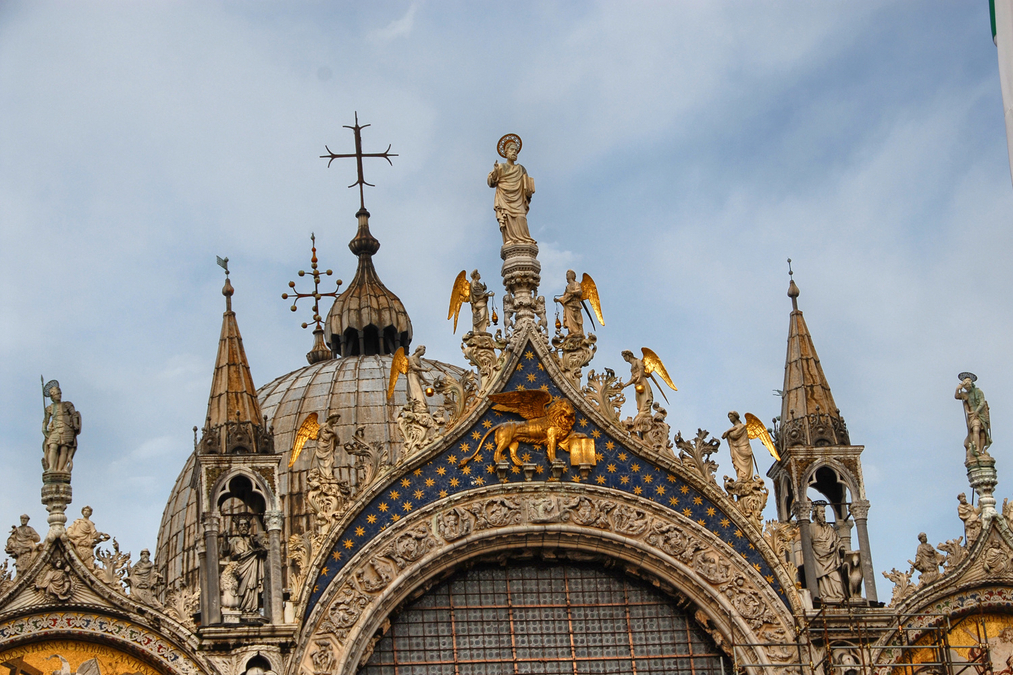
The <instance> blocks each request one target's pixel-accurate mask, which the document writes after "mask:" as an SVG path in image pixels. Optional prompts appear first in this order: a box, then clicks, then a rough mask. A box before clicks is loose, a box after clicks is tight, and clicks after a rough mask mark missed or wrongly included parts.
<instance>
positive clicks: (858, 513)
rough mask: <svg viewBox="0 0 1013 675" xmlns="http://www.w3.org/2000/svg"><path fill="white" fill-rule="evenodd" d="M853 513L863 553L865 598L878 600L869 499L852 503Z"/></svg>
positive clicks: (859, 548)
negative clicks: (871, 542) (869, 523)
mask: <svg viewBox="0 0 1013 675" xmlns="http://www.w3.org/2000/svg"><path fill="white" fill-rule="evenodd" d="M850 509H851V515H852V517H853V518H854V519H855V529H857V530H858V550H859V551H860V552H861V554H862V580H863V581H864V582H865V599H866V600H868V601H869V602H878V601H879V596H878V595H877V594H876V570H875V569H874V568H873V566H872V549H871V548H869V528H868V525H867V523H868V520H869V500H867V499H861V500H858V501H855V502H852V504H851V507H850Z"/></svg>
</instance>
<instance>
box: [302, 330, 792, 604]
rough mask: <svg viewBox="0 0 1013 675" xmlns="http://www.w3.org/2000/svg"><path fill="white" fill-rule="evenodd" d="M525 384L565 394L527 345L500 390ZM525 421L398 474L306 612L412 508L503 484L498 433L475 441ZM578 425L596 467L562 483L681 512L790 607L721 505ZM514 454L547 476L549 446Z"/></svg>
mask: <svg viewBox="0 0 1013 675" xmlns="http://www.w3.org/2000/svg"><path fill="white" fill-rule="evenodd" d="M524 389H541V390H543V391H547V392H549V393H550V394H551V395H552V396H553V398H554V399H555V398H558V397H560V396H562V392H560V390H559V388H558V387H557V386H556V384H555V383H554V382H553V381H552V379H551V378H550V377H549V376H548V374H547V373H546V371H545V366H544V365H542V363H541V361H540V359H539V358H538V355H537V353H536V352H535V350H534V349H533V348H532V347H531V345H530V344H529V345H527V347H526V348H525V349H524V351H523V352H522V356H521V359H520V361H519V362H518V363H517V365H516V367H515V371H514V373H513V374H512V375H511V376H510V379H509V380H508V383H507V386H506V387H504V389H503V391H519V390H524ZM520 419H521V417H520V416H519V415H515V414H513V413H505V412H499V411H496V410H492V409H490V410H487V411H486V413H485V414H484V415H483V416H482V417H481V418H480V419H479V420H478V421H477V422H475V423H474V425H473V426H472V427H471V428H469V429H468V430H467V431H466V432H464V433H463V434H462V435H461V437H460V439H459V442H458V443H456V444H455V445H454V446H451V447H450V448H448V449H447V450H445V451H444V452H442V453H441V454H439V455H436V456H434V457H432V458H431V459H430V460H429V461H428V462H426V463H425V464H423V465H422V466H419V467H417V468H415V469H413V470H411V471H406V472H405V473H403V474H401V475H399V476H397V477H396V478H394V479H393V480H392V481H391V482H390V483H389V484H388V485H387V487H386V488H385V489H384V491H383V492H382V493H380V494H379V495H378V496H377V497H375V498H374V499H373V500H372V501H371V502H369V503H368V504H366V506H365V507H364V508H363V509H362V511H361V512H360V513H359V514H358V515H357V516H356V517H355V519H354V520H352V521H351V522H350V523H349V524H348V526H347V527H345V529H344V531H343V532H342V533H341V536H340V537H339V538H338V541H337V543H336V544H335V547H334V548H333V549H332V550H331V552H330V554H329V558H328V561H327V564H326V565H325V566H324V567H323V568H322V569H321V573H320V575H319V576H318V577H317V578H316V579H315V580H314V582H313V590H312V593H311V595H310V599H309V603H308V604H307V606H306V614H305V616H306V617H307V618H308V617H309V615H310V613H311V612H312V611H313V608H314V607H315V606H316V604H317V602H318V601H319V600H320V597H321V596H322V595H323V594H324V592H325V591H326V589H327V586H328V585H329V584H330V583H331V581H333V579H334V578H335V577H336V576H337V575H338V573H339V572H340V571H341V570H342V568H343V567H344V566H345V564H346V563H347V562H348V561H349V560H350V559H351V558H352V557H354V556H355V554H356V553H357V552H358V551H359V549H361V548H362V547H363V546H365V545H366V544H367V543H369V542H370V541H371V540H372V539H373V538H374V537H375V536H376V535H378V534H379V533H380V532H382V531H384V530H385V529H387V527H388V526H391V525H394V524H395V523H397V522H398V521H399V520H401V519H402V518H404V517H407V516H408V515H410V514H411V512H412V511H416V510H418V509H421V508H423V507H425V506H428V505H429V504H432V503H433V502H435V501H438V500H440V499H444V498H446V497H449V496H450V495H453V494H458V493H461V492H464V491H466V490H473V489H476V488H481V487H482V486H484V485H495V484H497V483H499V482H500V481H499V477H498V476H497V474H496V466H495V464H494V463H493V450H494V449H495V446H494V443H493V436H494V434H489V436H488V437H487V438H486V439H485V441H484V445H483V447H482V449H481V450H480V451H479V452H478V453H476V452H475V451H476V449H477V444H478V443H479V441H481V440H482V438H483V436H485V434H486V432H488V431H489V430H490V429H492V428H493V427H495V426H496V425H497V424H500V423H501V422H506V421H514V420H520ZM573 430H574V431H575V432H580V433H582V434H584V435H586V436H588V437H589V438H591V439H593V440H594V446H595V455H596V460H597V463H596V465H595V466H593V467H591V472H590V474H589V475H588V476H587V478H586V479H585V478H582V477H581V475H580V472H579V470H578V469H577V467H571V466H570V465H569V462H568V461H567V462H566V468H565V470H564V472H563V475H562V478H561V479H560V480H562V481H567V482H573V483H579V482H586V483H590V484H592V485H597V486H600V487H606V488H611V489H613V490H619V491H622V492H626V493H629V494H632V495H636V496H638V497H641V498H643V499H647V500H649V501H652V502H655V503H656V504H660V505H662V506H664V507H666V508H669V509H672V510H674V511H677V512H679V513H681V514H682V515H683V516H685V517H686V518H689V519H690V520H693V521H695V522H696V523H697V524H698V525H700V526H701V527H704V528H706V529H708V530H710V531H711V532H713V533H714V534H716V535H717V536H718V537H719V538H720V539H721V540H722V541H724V542H725V543H726V544H728V545H729V546H731V547H732V548H733V549H734V550H735V551H736V552H738V553H739V554H740V555H741V556H742V557H743V558H745V559H746V561H747V562H748V563H749V564H750V565H752V566H753V568H754V569H756V571H758V572H759V573H760V574H761V575H762V576H763V578H764V579H766V581H767V583H769V584H770V585H771V586H772V587H773V588H774V591H775V592H776V593H778V595H779V596H780V597H781V599H782V600H783V601H784V603H785V605H788V599H787V598H786V597H785V595H784V590H783V589H782V588H781V586H780V584H779V582H778V581H777V577H776V576H775V575H774V572H773V570H771V568H770V566H769V565H768V564H767V562H766V561H765V560H764V559H763V557H762V556H761V555H760V553H759V552H758V551H757V550H756V548H755V547H754V546H753V544H752V543H751V542H750V541H749V540H748V539H747V538H746V535H745V533H744V532H742V531H741V530H739V529H737V528H736V527H735V525H734V524H733V521H732V519H731V518H730V517H729V516H728V514H727V513H725V512H723V511H722V510H721V508H720V507H719V506H718V505H717V504H714V503H712V502H711V501H710V500H709V499H708V498H707V497H706V496H705V495H703V494H701V493H700V492H698V491H697V490H695V489H694V488H693V487H692V486H691V485H689V484H687V483H686V482H685V481H683V480H681V479H680V478H679V477H678V476H677V475H676V474H674V473H672V472H671V471H668V470H666V469H664V468H662V467H660V466H657V465H656V464H654V463H652V462H651V461H649V460H647V459H644V458H643V457H641V456H640V455H638V454H636V453H635V452H633V451H631V450H630V449H629V448H628V447H626V446H624V445H623V444H622V443H621V442H620V441H618V440H616V439H615V438H613V437H611V436H609V435H608V434H606V433H605V431H604V430H603V429H601V428H600V427H599V426H598V425H597V424H595V423H594V421H592V420H591V419H589V418H587V417H585V416H584V415H582V414H581V413H580V412H579V411H578V412H577V421H576V424H575V425H574V428H573ZM517 454H518V455H519V456H520V457H521V459H523V460H524V461H525V462H528V461H530V462H532V463H535V464H536V467H535V475H534V480H535V481H545V480H547V479H548V478H549V476H550V466H549V461H548V459H547V457H546V452H545V448H544V447H542V446H537V445H530V444H527V443H521V444H520V447H519V448H518V450H517ZM472 455H474V459H470V460H469V461H468V462H467V463H466V464H465V465H464V466H461V460H462V459H465V458H470V457H471V456H472ZM504 455H505V456H506V457H507V459H508V461H509V451H506V450H505V451H504ZM557 459H563V460H564V461H565V460H567V459H568V456H567V453H566V451H564V450H562V449H557ZM506 480H507V482H510V483H522V482H524V473H523V471H522V470H521V467H519V466H514V465H513V463H512V462H511V469H510V472H509V473H508V474H507V479H506ZM789 607H790V605H789Z"/></svg>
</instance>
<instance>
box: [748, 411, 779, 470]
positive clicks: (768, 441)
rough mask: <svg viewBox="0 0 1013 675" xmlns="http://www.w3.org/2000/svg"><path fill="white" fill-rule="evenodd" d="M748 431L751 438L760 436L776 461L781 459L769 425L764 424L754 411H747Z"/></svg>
mask: <svg viewBox="0 0 1013 675" xmlns="http://www.w3.org/2000/svg"><path fill="white" fill-rule="evenodd" d="M746 433H747V434H749V437H750V438H759V439H760V442H761V443H763V444H764V445H765V446H767V450H768V451H770V455H771V457H773V458H774V460H775V461H778V462H779V461H781V458H780V457H779V456H778V454H777V448H775V447H774V439H773V438H771V437H770V432H768V431H767V427H765V426H764V425H763V422H761V421H760V418H759V417H757V416H756V415H754V414H753V413H746Z"/></svg>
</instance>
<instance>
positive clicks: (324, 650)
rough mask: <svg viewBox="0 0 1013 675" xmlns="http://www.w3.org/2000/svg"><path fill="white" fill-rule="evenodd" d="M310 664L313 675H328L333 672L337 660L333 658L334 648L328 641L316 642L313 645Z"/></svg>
mask: <svg viewBox="0 0 1013 675" xmlns="http://www.w3.org/2000/svg"><path fill="white" fill-rule="evenodd" d="M310 663H311V664H312V665H313V675H330V674H331V673H333V672H334V670H335V666H336V665H337V659H335V658H334V647H333V646H331V643H330V642H329V641H327V640H317V641H316V642H314V643H313V651H312V652H311V653H310Z"/></svg>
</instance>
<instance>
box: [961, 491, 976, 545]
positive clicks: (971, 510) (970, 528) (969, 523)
mask: <svg viewBox="0 0 1013 675" xmlns="http://www.w3.org/2000/svg"><path fill="white" fill-rule="evenodd" d="M957 502H958V504H957V517H959V518H960V519H961V520H962V521H963V522H964V541H965V543H966V544H967V546H970V545H971V544H973V543H974V540H975V539H977V538H978V535H979V534H981V507H980V506H975V505H973V504H968V503H967V495H966V494H964V493H963V492H961V493H960V494H959V495H957Z"/></svg>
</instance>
